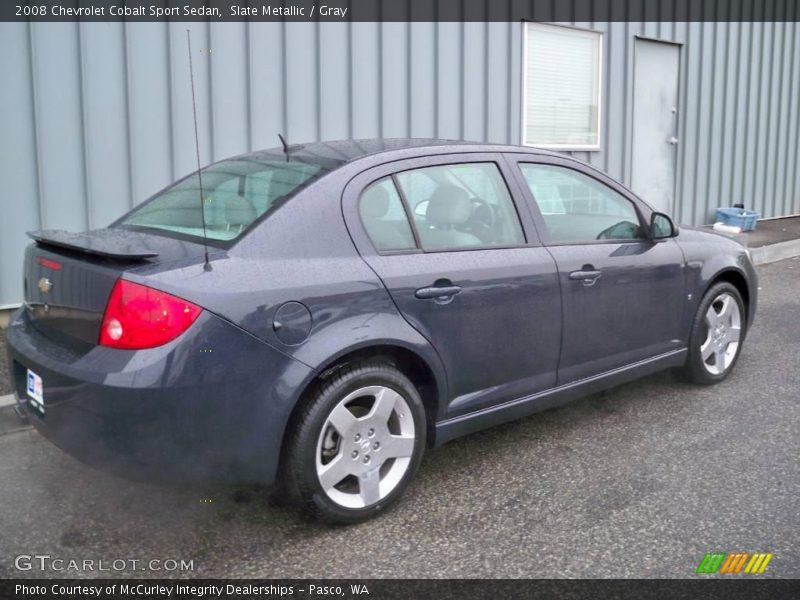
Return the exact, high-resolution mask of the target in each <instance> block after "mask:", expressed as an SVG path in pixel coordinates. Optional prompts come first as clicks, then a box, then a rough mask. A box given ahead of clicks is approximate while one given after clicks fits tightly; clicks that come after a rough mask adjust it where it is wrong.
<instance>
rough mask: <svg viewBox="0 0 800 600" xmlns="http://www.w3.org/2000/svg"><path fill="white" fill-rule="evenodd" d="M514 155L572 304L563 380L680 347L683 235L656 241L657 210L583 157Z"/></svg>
mask: <svg viewBox="0 0 800 600" xmlns="http://www.w3.org/2000/svg"><path fill="white" fill-rule="evenodd" d="M532 158H535V160H532ZM509 159H510V160H511V161H512V162H513V163H515V164H516V166H517V168H516V170H515V176H516V177H518V180H519V182H520V184H521V186H522V187H523V188H524V193H525V194H526V195H527V198H528V202H529V205H530V208H531V210H532V212H533V218H534V221H535V222H536V224H537V228H538V231H539V233H540V236H541V238H542V240H543V242H544V244H545V245H546V247H547V249H548V250H549V251H550V253H551V254H552V256H553V258H554V259H555V261H556V265H557V267H558V272H559V278H560V281H561V303H562V307H563V315H562V318H563V327H562V330H563V334H562V348H561V357H560V361H559V368H558V384H559V385H564V384H568V383H570V382H573V381H577V380H580V379H584V378H587V377H591V376H593V375H597V374H600V373H604V372H607V371H611V370H614V369H618V368H620V367H624V366H626V365H630V364H633V363H636V362H639V361H642V360H646V359H649V358H653V357H655V356H659V355H662V354H666V353H669V352H672V351H676V350H679V349H680V348H681V347H682V345H683V341H682V340H681V339H680V337H681V334H680V323H681V317H682V310H683V305H684V303H685V295H684V290H685V284H684V268H683V262H684V261H683V253H682V252H681V250H680V248H679V246H678V244H677V243H676V242H675V240H674V239H661V240H651V239H649V236H648V235H647V231H646V223H648V222H649V214H650V212H651V211H650V209H649V208H648V207H647V206H646V205H644V204H643V203H641V202H639V201H638V200H637V199H636V198H635V197H634V196H633V195H632V194H630V193H629V192H627V190H625V189H624V188H623V187H622V186H620V185H618V184H616V183H615V182H613V181H612V180H610V179H609V178H607V177H605V176H603V175H602V174H600V173H599V172H597V171H594V170H593V169H591V168H589V167H584V166H583V165H580V164H579V163H576V162H574V161H568V160H564V159H559V158H556V157H547V158H545V157H541V158H540V157H532V156H530V155H514V156H513V157H511V156H509ZM645 211H647V213H646V214H645ZM645 217H647V220H645Z"/></svg>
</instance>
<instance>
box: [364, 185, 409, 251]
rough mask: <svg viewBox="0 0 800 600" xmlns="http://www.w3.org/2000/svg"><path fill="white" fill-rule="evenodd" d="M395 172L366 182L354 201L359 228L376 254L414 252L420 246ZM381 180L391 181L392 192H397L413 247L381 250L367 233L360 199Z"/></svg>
mask: <svg viewBox="0 0 800 600" xmlns="http://www.w3.org/2000/svg"><path fill="white" fill-rule="evenodd" d="M394 175H395V174H394V173H390V174H388V175H383V176H382V177H379V178H378V179H375V180H374V181H372V182H371V183H367V184H366V185H364V187H362V188H361V191H360V192H359V193H358V200H357V202H356V209H357V212H358V222H359V224H360V225H361V228H362V229H363V230H364V232H365V233H366V234H367V239H369V242H370V244H372V247H373V248H374V249H375V251H376V252H377V253H378V254H389V255H391V254H416V253H417V252H418V251H419V249H420V248H421V244H420V241H419V233H418V232H417V228H416V226H415V225H414V219H413V218H412V217H411V215H410V214H409V213H408V204H407V203H406V201H405V197H404V194H403V191H402V189H401V188H400V186H399V185H398V184H397V180H396V179H395V176H394ZM383 180H388V181H390V182H391V184H392V186H393V187H394V193H395V194H397V197H398V198H399V199H400V206H401V207H402V208H403V214H404V215H405V216H406V221H407V222H408V228H409V230H410V231H411V237H412V238H413V240H414V247H413V248H395V249H393V250H381V249H379V248H378V246H377V245H376V244H375V240H373V239H372V236H371V235H370V234H369V229H367V224H366V223H364V215H363V214H362V213H361V201H362V200H363V198H364V194H365V193H366V191H367V190H368V189H370V188H371V187H372V186H373V185H377V184H378V183H380V182H381V181H383Z"/></svg>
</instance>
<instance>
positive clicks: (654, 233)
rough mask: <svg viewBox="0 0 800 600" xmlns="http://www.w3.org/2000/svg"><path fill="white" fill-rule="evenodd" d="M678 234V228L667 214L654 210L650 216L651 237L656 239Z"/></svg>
mask: <svg viewBox="0 0 800 600" xmlns="http://www.w3.org/2000/svg"><path fill="white" fill-rule="evenodd" d="M676 235H678V228H677V227H675V224H674V223H673V222H672V219H670V218H669V217H668V216H667V215H665V214H664V213H660V212H654V213H653V214H652V215H651V217H650V237H651V238H652V239H654V240H663V239H665V238H671V237H675V236H676Z"/></svg>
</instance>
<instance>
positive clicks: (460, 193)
mask: <svg viewBox="0 0 800 600" xmlns="http://www.w3.org/2000/svg"><path fill="white" fill-rule="evenodd" d="M470 215H472V202H470V199H469V194H467V192H466V190H464V189H462V188H460V187H458V186H455V185H442V186H439V187H438V188H436V191H435V192H433V195H432V196H431V198H430V200H429V201H428V210H427V212H426V213H425V218H426V219H427V220H428V223H430V224H431V225H433V226H434V227H441V226H447V225H461V224H463V223H466V222H467V221H468V220H469V218H470Z"/></svg>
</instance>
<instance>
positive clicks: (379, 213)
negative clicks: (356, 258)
mask: <svg viewBox="0 0 800 600" xmlns="http://www.w3.org/2000/svg"><path fill="white" fill-rule="evenodd" d="M358 210H359V213H360V214H361V222H362V223H364V228H365V229H366V230H367V234H368V235H369V238H370V239H371V240H372V243H373V245H374V246H375V248H377V249H378V250H379V251H391V250H409V249H412V248H416V244H415V243H414V234H413V233H412V232H411V225H410V224H409V223H408V217H406V211H405V209H404V208H403V201H402V200H401V199H400V196H399V195H398V194H397V190H396V189H395V187H394V183H393V182H392V180H391V178H390V177H385V178H383V179H381V180H379V181H376V182H375V183H373V184H372V185H370V186H369V187H368V188H367V189H365V190H364V192H363V193H362V194H361V199H360V200H359V203H358Z"/></svg>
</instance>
